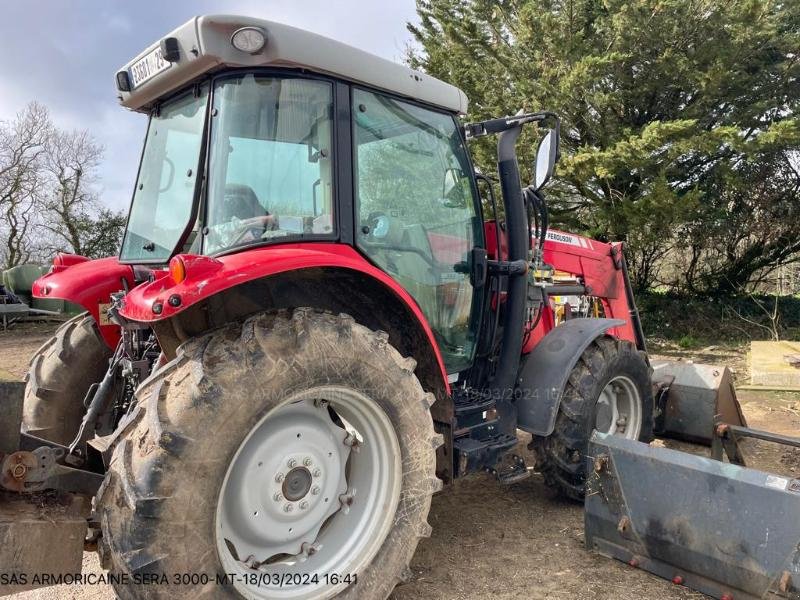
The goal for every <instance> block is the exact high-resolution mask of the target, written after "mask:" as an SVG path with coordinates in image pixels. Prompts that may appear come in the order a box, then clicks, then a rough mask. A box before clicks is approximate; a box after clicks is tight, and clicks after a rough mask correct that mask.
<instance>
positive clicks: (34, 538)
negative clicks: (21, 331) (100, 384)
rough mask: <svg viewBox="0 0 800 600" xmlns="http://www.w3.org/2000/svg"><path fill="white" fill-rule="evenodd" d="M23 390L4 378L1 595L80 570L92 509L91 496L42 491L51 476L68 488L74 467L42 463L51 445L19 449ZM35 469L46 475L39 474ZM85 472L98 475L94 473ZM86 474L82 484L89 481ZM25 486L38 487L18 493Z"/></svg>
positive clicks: (0, 398)
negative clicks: (44, 476)
mask: <svg viewBox="0 0 800 600" xmlns="http://www.w3.org/2000/svg"><path fill="white" fill-rule="evenodd" d="M24 391H25V384H24V383H22V382H0V414H2V415H3V417H2V419H0V465H1V466H0V569H2V575H3V577H2V579H0V596H5V595H8V594H14V593H17V592H21V591H24V590H29V589H33V588H37V587H44V586H48V585H53V584H55V583H57V582H58V581H59V579H60V578H63V577H72V576H75V575H76V574H79V573H80V572H81V560H82V558H83V548H84V540H85V538H86V533H87V516H88V515H89V512H90V508H91V507H90V500H89V497H86V496H78V495H75V494H71V493H69V492H66V491H58V490H54V489H47V491H44V490H40V488H43V487H45V486H46V487H47V488H50V486H49V485H47V484H48V482H50V481H63V482H64V483H65V484H66V485H67V486H68V488H69V487H73V486H74V483H75V481H74V477H73V479H72V480H70V479H69V478H64V473H70V474H71V472H72V470H71V469H67V468H66V467H63V468H62V469H61V470H60V471H59V470H57V469H56V465H52V464H44V463H43V462H42V461H43V460H46V458H43V457H44V456H45V455H44V454H43V453H42V452H44V451H46V450H47V448H45V449H44V450H42V452H39V453H36V454H34V453H33V452H28V451H24V450H20V447H21V444H22V441H23V439H24V437H25V436H24V435H20V425H21V422H22V399H23V395H24ZM33 439H35V438H33ZM29 443H30V440H29ZM23 445H24V444H23ZM40 450H41V449H40ZM37 474H45V475H47V476H48V477H47V478H42V477H39V478H38V479H37ZM51 474H55V475H57V478H56V479H52V478H51V477H50V475H51ZM86 477H88V478H89V479H90V481H94V480H96V479H97V476H94V474H90V475H87V476H86ZM84 479H85V478H81V481H80V482H79V483H80V485H83V486H85V485H86V484H85V481H84ZM27 487H33V489H36V490H37V491H35V492H33V493H18V492H20V491H22V490H24V489H26V488H27Z"/></svg>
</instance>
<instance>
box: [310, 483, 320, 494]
mask: <svg viewBox="0 0 800 600" xmlns="http://www.w3.org/2000/svg"><path fill="white" fill-rule="evenodd" d="M311 493H312V494H314V495H315V496H317V495H319V486H318V485H315V486H314V487H313V488H311Z"/></svg>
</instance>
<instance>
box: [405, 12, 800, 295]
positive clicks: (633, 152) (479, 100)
mask: <svg viewBox="0 0 800 600" xmlns="http://www.w3.org/2000/svg"><path fill="white" fill-rule="evenodd" d="M417 12H418V14H419V18H420V24H419V25H418V26H415V25H409V29H410V31H411V33H412V34H413V36H414V38H415V39H416V41H417V42H418V47H417V48H412V49H411V50H410V51H409V61H410V63H411V65H412V66H415V67H417V68H421V69H423V70H425V71H427V72H428V73H431V74H432V75H434V76H437V77H440V78H442V79H445V80H447V81H450V82H452V83H453V84H455V85H458V86H459V87H461V88H462V89H464V90H465V91H466V93H467V95H468V97H469V98H470V101H471V108H470V115H469V116H470V118H471V119H475V120H477V119H481V118H486V117H490V116H498V115H502V114H509V113H512V112H515V111H516V110H517V109H518V108H520V107H524V108H525V109H526V110H540V109H550V110H553V111H555V112H557V113H558V114H559V115H560V116H561V117H562V119H563V122H562V148H563V157H562V161H561V163H560V165H559V169H558V173H557V174H558V181H557V182H556V185H554V186H553V187H552V188H551V190H550V196H551V201H550V204H551V206H552V208H553V220H554V223H555V224H561V225H564V226H566V227H569V228H571V229H576V230H578V231H581V232H583V233H586V234H589V235H593V236H597V237H599V238H601V239H604V238H605V239H615V240H623V241H625V242H627V244H628V256H629V260H630V262H631V265H632V270H633V271H634V280H635V282H636V283H637V284H638V286H639V287H640V288H641V287H649V286H651V285H653V284H654V283H655V282H656V281H659V279H660V277H661V275H662V273H663V271H664V269H665V267H669V266H670V264H669V261H671V260H673V259H674V257H675V256H676V255H679V254H680V253H681V252H684V251H686V250H687V249H688V251H690V252H698V253H699V256H698V263H699V262H704V261H707V260H709V259H712V258H713V260H715V261H718V263H719V266H718V267H715V268H714V270H715V271H719V272H722V271H728V272H733V271H737V270H738V272H740V273H742V276H745V275H746V274H747V273H748V271H749V272H750V275H753V274H755V273H756V272H758V271H760V270H763V269H770V268H774V267H775V266H776V265H777V264H780V263H781V262H782V261H785V260H788V259H789V258H791V257H788V256H786V255H785V253H783V252H764V253H759V254H758V256H754V255H753V252H755V251H756V249H757V248H758V243H755V244H750V248H751V250H750V251H747V250H746V249H745V248H740V247H739V246H736V248H734V250H733V251H732V252H731V251H730V248H722V247H720V248H714V247H712V246H710V245H708V244H701V245H702V248H698V249H695V248H694V247H693V246H692V244H691V243H690V244H689V246H687V241H690V242H691V240H687V237H686V236H688V235H698V234H699V235H703V231H704V228H706V227H707V226H708V224H711V225H713V226H714V227H715V229H714V230H715V231H719V232H720V235H721V231H722V229H719V228H716V226H717V225H719V224H720V223H722V222H724V221H725V220H726V219H730V218H731V217H732V215H731V214H728V213H726V210H727V211H734V212H736V213H737V215H738V216H743V215H747V213H748V212H749V211H750V210H751V207H750V206H749V205H748V204H747V203H741V204H739V205H736V206H733V207H731V208H730V209H725V210H722V212H720V211H721V209H722V207H723V206H728V205H726V204H724V203H725V200H723V198H727V199H730V198H731V196H732V195H733V194H734V193H738V194H747V193H748V190H747V186H746V185H741V184H742V182H746V181H747V180H748V179H747V178H748V176H749V175H748V174H752V173H758V172H760V173H764V172H765V171H769V166H768V165H770V164H773V165H774V164H780V162H781V161H784V162H785V161H786V160H788V156H789V155H790V153H791V152H792V151H793V149H795V148H797V147H800V121H799V120H798V118H797V116H796V115H797V109H798V105H800V56H798V48H800V3H797V2H774V1H770V0H732V1H731V2H725V3H722V2H717V1H716V0H661V1H655V0H605V1H603V2H601V1H599V0H549V1H547V0H546V1H535V2H534V1H532V0H500V1H499V2H497V1H489V0H419V1H418V3H417ZM523 144H524V146H525V147H523V149H522V152H521V153H520V154H521V163H522V164H523V166H525V167H527V166H528V165H531V164H532V158H533V156H532V155H533V152H534V151H535V143H534V142H533V140H532V139H531V138H530V137H529V138H527V139H525V141H524V142H523ZM473 152H474V156H475V158H476V161H477V163H478V164H479V165H480V167H481V168H482V170H484V171H489V170H492V169H493V155H494V150H493V148H492V147H491V142H489V141H484V140H481V144H479V145H477V147H475V148H474V149H473ZM523 173H524V175H525V176H526V177H529V176H530V169H529V168H524V169H523ZM737 182H738V187H736V188H734V185H735V184H737ZM734 189H736V190H737V192H734V191H733V190H734ZM770 197H771V200H770V201H771V202H779V203H780V204H781V206H782V208H779V209H776V210H774V211H773V214H774V213H778V214H780V213H781V212H782V211H788V210H789V209H788V204H791V203H792V202H794V203H796V202H797V196H796V193H795V195H794V196H793V197H789V198H787V197H786V196H783V197H781V198H778V197H777V195H776V194H771V196H770ZM737 218H738V217H737ZM729 222H732V221H729ZM723 229H724V227H723ZM759 235H761V236H762V243H763V244H764V247H765V248H766V247H777V246H779V245H781V244H782V243H783V242H782V240H787V239H794V240H796V239H798V237H800V220H798V219H791V220H778V221H774V222H773V223H772V227H771V228H769V230H766V231H764V230H762V231H760V233H759ZM765 236H766V237H765ZM715 237H716V239H719V236H715ZM743 243H744V245H745V246H747V245H748V244H747V243H746V242H743ZM734 245H735V244H734ZM756 258H757V260H756ZM751 259H752V260H751ZM741 261H744V262H745V263H748V261H750V262H753V261H755V262H756V263H757V265H758V266H757V268H756V269H755V270H753V268H752V267H753V265H752V264H747V265H743V266H742V268H739V269H737V268H734V263H736V262H741ZM704 273H705V271H704V270H703V269H694V270H693V271H692V272H690V273H687V274H686V276H685V277H683V278H681V279H680V280H679V279H677V278H673V281H672V283H679V282H680V283H681V284H682V285H683V284H685V285H687V286H688V287H689V288H690V289H693V290H696V291H712V292H713V291H721V290H722V289H723V288H722V287H720V283H719V281H720V280H719V279H717V282H716V283H714V277H711V278H709V277H707V276H706V274H704ZM750 275H748V276H750ZM687 278H688V279H689V281H688V282H687Z"/></svg>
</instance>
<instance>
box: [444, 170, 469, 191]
mask: <svg viewBox="0 0 800 600" xmlns="http://www.w3.org/2000/svg"><path fill="white" fill-rule="evenodd" d="M463 176H464V174H463V173H462V172H461V170H460V169H453V168H452V167H451V168H448V169H447V170H446V171H445V172H444V180H443V181H442V198H447V197H448V196H449V195H450V194H451V193H452V192H453V190H455V189H456V187H457V186H458V182H459V179H461V177H463Z"/></svg>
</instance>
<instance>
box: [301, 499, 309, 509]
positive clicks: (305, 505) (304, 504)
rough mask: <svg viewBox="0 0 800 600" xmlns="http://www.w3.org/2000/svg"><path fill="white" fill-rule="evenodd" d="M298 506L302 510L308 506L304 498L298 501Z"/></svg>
mask: <svg viewBox="0 0 800 600" xmlns="http://www.w3.org/2000/svg"><path fill="white" fill-rule="evenodd" d="M300 508H301V509H302V510H305V509H307V508H308V502H306V501H305V500H303V501H302V502H301V503H300Z"/></svg>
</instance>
